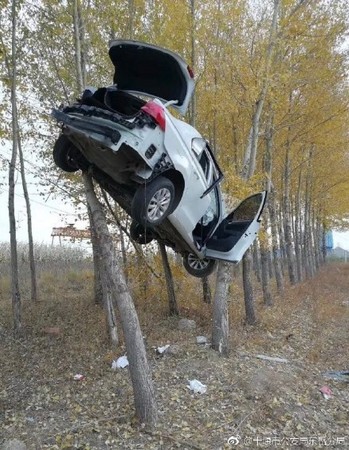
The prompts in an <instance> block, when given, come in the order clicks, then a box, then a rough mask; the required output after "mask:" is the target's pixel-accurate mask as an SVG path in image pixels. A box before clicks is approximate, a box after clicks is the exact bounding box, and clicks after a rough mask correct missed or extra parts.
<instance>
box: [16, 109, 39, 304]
mask: <svg viewBox="0 0 349 450" xmlns="http://www.w3.org/2000/svg"><path fill="white" fill-rule="evenodd" d="M17 120H18V117H17V118H16V121H17ZM17 132H18V152H19V161H20V165H21V179H22V187H23V194H24V199H25V205H26V211H27V229H28V250H29V266H30V279H31V300H32V301H36V300H37V297H38V294H37V292H38V290H37V282H36V265H35V256H34V240H33V227H32V214H31V206H30V199H29V193H28V188H27V181H26V176H25V168H24V158H23V152H22V145H21V139H20V134H19V127H18V123H17Z"/></svg>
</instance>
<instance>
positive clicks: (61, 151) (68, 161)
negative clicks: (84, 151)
mask: <svg viewBox="0 0 349 450" xmlns="http://www.w3.org/2000/svg"><path fill="white" fill-rule="evenodd" d="M82 157H83V156H82V155H81V153H80V151H79V150H78V149H77V148H76V147H75V145H74V144H73V143H72V142H71V141H70V140H69V139H68V138H67V136H65V135H64V134H61V135H60V136H59V138H58V139H57V140H56V142H55V145H54V147H53V160H54V162H55V164H56V166H58V167H59V168H60V169H62V170H64V171H65V172H76V171H77V170H79V169H80V167H79V165H78V160H79V159H80V158H82Z"/></svg>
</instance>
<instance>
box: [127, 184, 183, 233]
mask: <svg viewBox="0 0 349 450" xmlns="http://www.w3.org/2000/svg"><path fill="white" fill-rule="evenodd" d="M174 199H175V188H174V185H173V183H172V181H171V180H169V179H168V178H166V177H161V176H159V177H157V178H155V180H153V181H151V182H150V183H148V184H144V185H142V186H140V187H139V188H138V189H137V191H136V193H135V195H134V197H133V200H132V217H133V218H134V219H135V220H136V221H137V222H138V223H140V224H142V225H143V226H144V227H148V226H155V225H159V224H160V223H161V222H163V221H164V220H165V219H166V217H167V216H168V215H169V214H171V213H172V210H173V205H174Z"/></svg>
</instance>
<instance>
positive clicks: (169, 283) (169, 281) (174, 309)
mask: <svg viewBox="0 0 349 450" xmlns="http://www.w3.org/2000/svg"><path fill="white" fill-rule="evenodd" d="M158 245H159V249H160V253H161V259H162V265H163V268H164V272H165V280H166V287H167V298H168V306H169V315H170V316H178V315H179V311H178V306H177V300H176V293H175V289H174V284H173V277H172V271H171V267H170V264H169V262H168V256H167V252H166V247H165V245H164V244H163V243H162V242H159V243H158Z"/></svg>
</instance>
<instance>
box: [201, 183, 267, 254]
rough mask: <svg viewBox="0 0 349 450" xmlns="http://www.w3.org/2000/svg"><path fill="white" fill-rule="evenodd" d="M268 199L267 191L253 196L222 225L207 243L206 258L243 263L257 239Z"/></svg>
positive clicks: (244, 201) (243, 202)
mask: <svg viewBox="0 0 349 450" xmlns="http://www.w3.org/2000/svg"><path fill="white" fill-rule="evenodd" d="M266 197H267V192H266V191H263V192H259V193H258V194H254V195H251V196H250V197H248V198H246V199H245V200H243V201H242V202H241V203H240V205H239V206H238V207H237V208H236V209H234V210H233V211H232V212H231V213H230V214H229V215H228V216H227V217H226V218H225V219H224V220H223V221H222V222H221V223H220V225H219V226H218V228H217V230H216V231H215V232H214V234H213V235H212V236H211V238H210V239H209V240H208V241H207V243H206V252H205V256H206V258H212V259H221V260H224V261H229V262H233V263H238V262H239V261H241V259H242V257H243V256H244V254H245V252H246V250H247V249H248V248H249V247H250V246H251V245H252V244H253V242H254V240H255V239H256V237H257V234H258V230H259V228H260V220H261V219H260V217H261V214H262V212H263V208H264V205H265V201H266Z"/></svg>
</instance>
